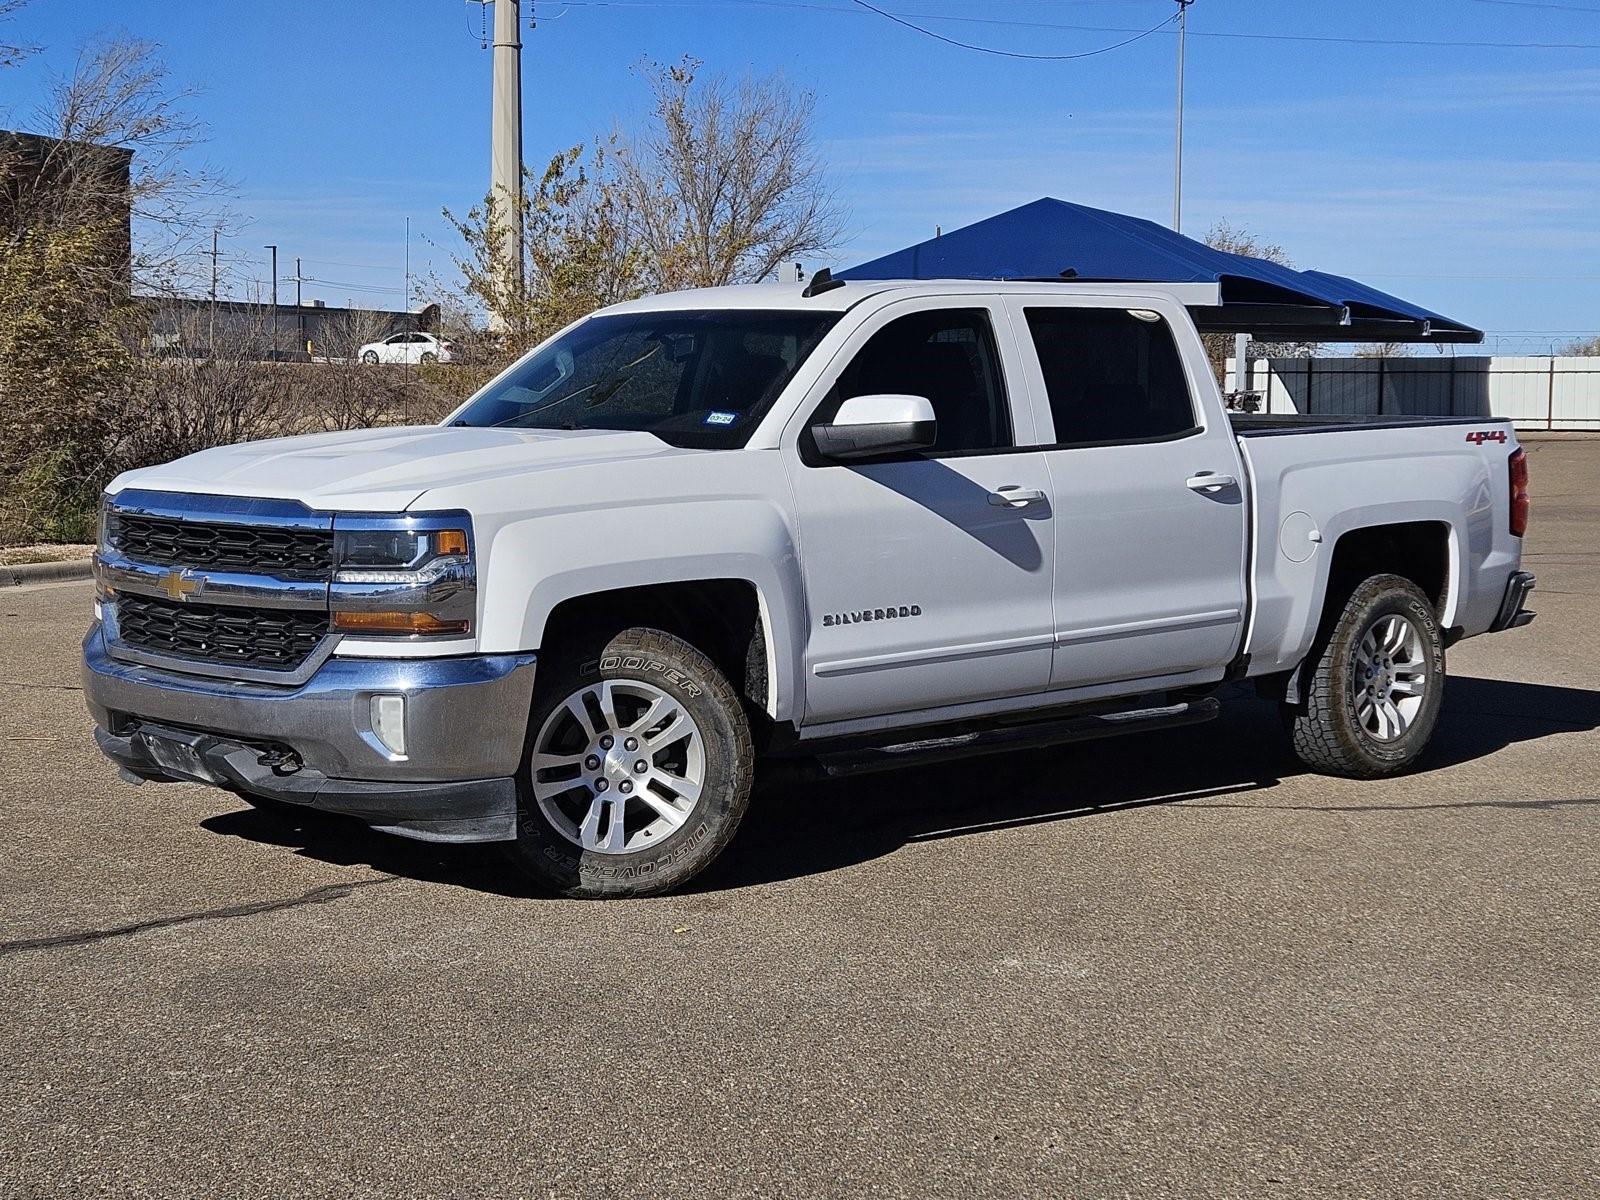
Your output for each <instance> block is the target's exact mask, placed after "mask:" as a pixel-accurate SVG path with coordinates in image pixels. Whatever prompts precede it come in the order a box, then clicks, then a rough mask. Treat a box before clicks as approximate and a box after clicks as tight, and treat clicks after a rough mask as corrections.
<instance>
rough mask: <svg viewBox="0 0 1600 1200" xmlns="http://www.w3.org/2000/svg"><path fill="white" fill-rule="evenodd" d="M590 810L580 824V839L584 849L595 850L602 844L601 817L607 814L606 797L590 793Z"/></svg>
mask: <svg viewBox="0 0 1600 1200" xmlns="http://www.w3.org/2000/svg"><path fill="white" fill-rule="evenodd" d="M590 796H591V799H590V800H589V811H588V812H586V813H585V814H584V816H583V822H582V823H581V824H580V825H579V826H578V841H579V843H580V844H582V846H583V847H584V849H586V850H593V849H596V848H597V847H598V846H599V845H600V818H601V817H602V816H604V815H605V811H606V798H605V797H604V796H597V795H594V794H593V793H590Z"/></svg>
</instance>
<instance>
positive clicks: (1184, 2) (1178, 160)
mask: <svg viewBox="0 0 1600 1200" xmlns="http://www.w3.org/2000/svg"><path fill="white" fill-rule="evenodd" d="M1193 3H1194V0H1178V137H1177V147H1176V152H1175V155H1174V157H1173V163H1172V231H1173V232H1174V233H1182V232H1183V50H1184V45H1185V43H1187V42H1188V40H1189V36H1188V35H1189V5H1191V4H1193Z"/></svg>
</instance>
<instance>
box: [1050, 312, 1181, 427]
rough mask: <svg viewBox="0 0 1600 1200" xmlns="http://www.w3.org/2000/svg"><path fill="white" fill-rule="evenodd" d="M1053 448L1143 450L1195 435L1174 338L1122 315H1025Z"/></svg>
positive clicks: (1155, 321) (1154, 322)
mask: <svg viewBox="0 0 1600 1200" xmlns="http://www.w3.org/2000/svg"><path fill="white" fill-rule="evenodd" d="M1025 312H1026V314H1027V319H1028V332H1029V333H1030V334H1032V336H1033V345H1034V349H1035V350H1037V351H1038V353H1039V366H1040V368H1041V369H1042V370H1043V372H1044V386H1045V391H1046V393H1047V394H1048V395H1049V398H1050V412H1051V415H1052V416H1053V417H1054V418H1055V426H1056V439H1055V440H1056V444H1057V445H1063V446H1074V445H1082V444H1085V443H1096V442H1142V441H1153V440H1156V439H1161V438H1171V437H1178V436H1181V435H1182V434H1185V433H1190V432H1192V431H1193V430H1194V429H1195V428H1196V425H1195V419H1194V404H1193V402H1192V401H1191V399H1190V397H1189V384H1188V381H1187V380H1186V379H1185V378H1184V374H1183V364H1182V362H1181V361H1180V360H1179V358H1178V347H1177V345H1176V343H1174V342H1173V340H1172V330H1171V329H1170V328H1168V326H1167V323H1166V322H1165V321H1163V320H1161V318H1159V317H1155V316H1153V315H1150V314H1143V315H1139V316H1135V315H1134V314H1133V313H1131V312H1128V311H1127V310H1125V309H1100V308H1029V309H1026V310H1025Z"/></svg>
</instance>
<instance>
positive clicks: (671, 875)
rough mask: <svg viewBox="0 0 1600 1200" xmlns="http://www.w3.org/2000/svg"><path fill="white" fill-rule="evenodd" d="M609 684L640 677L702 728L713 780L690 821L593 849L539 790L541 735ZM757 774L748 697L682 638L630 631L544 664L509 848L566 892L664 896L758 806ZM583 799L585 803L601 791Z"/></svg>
mask: <svg viewBox="0 0 1600 1200" xmlns="http://www.w3.org/2000/svg"><path fill="white" fill-rule="evenodd" d="M602 680H637V681H641V682H643V683H646V684H649V685H651V686H652V687H655V688H657V689H660V690H661V691H663V692H666V693H667V694H669V695H670V697H671V698H672V699H673V700H674V701H676V702H677V703H678V704H679V705H681V706H682V708H683V709H684V710H685V712H687V714H688V715H689V716H690V717H691V718H692V719H693V721H694V723H695V724H696V725H697V726H698V727H699V732H700V735H701V738H702V740H703V743H704V779H703V784H702V787H701V790H700V795H699V799H698V801H696V802H695V804H694V807H693V808H692V809H691V810H690V812H689V815H688V819H687V820H685V821H684V822H683V824H682V825H680V826H679V827H678V828H676V829H674V830H672V831H671V833H670V835H668V836H665V837H661V838H660V839H659V840H657V841H655V842H653V843H652V844H650V845H649V846H648V847H646V848H643V849H638V850H629V851H625V852H611V853H607V852H600V851H593V850H589V849H586V848H585V847H583V846H582V845H580V844H579V843H578V842H576V841H573V840H572V838H571V837H570V836H569V835H568V834H566V833H563V832H562V831H561V830H559V829H558V828H556V826H555V825H554V824H552V823H551V820H550V818H549V817H548V816H547V815H546V813H545V812H544V810H543V809H542V808H541V806H540V805H539V803H538V802H537V800H536V799H535V797H534V794H533V782H534V776H533V757H534V752H535V750H536V749H537V748H538V747H537V745H536V743H537V741H538V738H539V734H540V731H541V730H542V729H544V728H545V724H546V722H547V720H549V719H550V718H551V716H552V714H553V713H555V712H556V710H557V709H558V708H559V707H561V706H562V705H564V704H565V702H566V700H567V698H568V697H570V696H573V695H574V694H575V693H578V692H580V691H582V690H583V689H585V688H588V687H591V686H593V685H595V684H597V683H599V682H601V681H602ZM754 773H755V752H754V748H753V745H752V741H751V735H750V723H749V720H748V719H747V717H746V715H745V711H744V707H743V705H742V704H740V702H739V695H738V692H737V691H735V690H734V687H733V685H732V684H731V683H729V682H728V680H727V678H726V677H725V676H724V675H723V674H722V672H721V671H719V670H718V669H717V668H716V666H715V665H714V664H713V663H712V661H711V660H710V659H709V658H707V657H706V656H705V655H704V654H702V653H701V652H700V651H699V650H697V649H695V648H694V647H693V646H692V645H690V644H689V643H688V642H686V641H684V640H683V639H682V638H678V637H674V636H673V635H672V634H669V633H663V632H662V631H660V630H658V629H643V628H633V629H626V630H623V631H622V632H621V633H619V634H617V635H616V636H615V637H612V638H611V639H610V640H609V641H607V642H606V643H605V645H604V646H603V647H602V648H599V649H598V650H596V651H595V652H594V653H591V654H587V655H584V656H583V657H582V658H581V659H577V660H574V659H569V660H568V661H566V662H561V661H554V662H552V663H551V664H550V665H549V666H548V667H546V666H545V665H544V664H542V663H541V664H540V675H539V679H538V683H537V685H536V686H535V689H534V700H533V711H532V713H531V715H530V717H529V722H528V743H527V747H526V749H525V751H524V753H523V760H522V767H521V769H520V770H519V771H518V774H517V785H518V790H519V795H520V804H519V808H518V814H517V840H516V841H515V842H512V843H508V844H507V846H506V851H507V853H508V854H509V855H510V857H511V860H512V861H513V862H514V863H515V864H516V865H517V866H518V867H519V868H521V869H522V870H523V871H524V872H526V873H527V874H528V875H530V876H531V877H532V878H533V879H534V880H535V881H536V882H537V883H538V884H540V885H541V886H542V887H545V888H547V889H549V890H550V891H553V892H555V893H557V894H558V895H562V896H569V897H575V898H596V899H597V898H606V897H628V896H656V895H660V894H662V893H663V892H668V891H671V890H673V889H674V888H677V887H681V886H682V885H683V884H685V883H687V882H688V881H689V880H690V879H692V878H693V877H694V876H695V875H697V874H699V873H700V871H702V870H703V869H705V867H706V866H707V865H709V864H710V863H711V862H712V860H713V859H715V858H716V857H717V856H718V855H719V854H721V853H722V851H723V850H724V849H725V848H726V847H727V845H728V843H729V842H730V841H731V840H732V839H733V835H734V832H735V831H736V830H737V829H738V827H739V822H740V821H741V820H742V819H743V818H744V814H745V809H746V808H747V807H748V805H749V802H750V785H751V781H752V779H753V777H754ZM597 786H598V785H597ZM619 786H620V785H619ZM578 795H579V802H580V803H581V802H583V797H585V796H592V793H587V792H580V793H579V794H578Z"/></svg>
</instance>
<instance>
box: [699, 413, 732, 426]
mask: <svg viewBox="0 0 1600 1200" xmlns="http://www.w3.org/2000/svg"><path fill="white" fill-rule="evenodd" d="M738 419H739V414H738V413H731V412H708V413H707V414H706V424H707V425H732V424H733V423H734V422H735V421H737V420H738Z"/></svg>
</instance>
